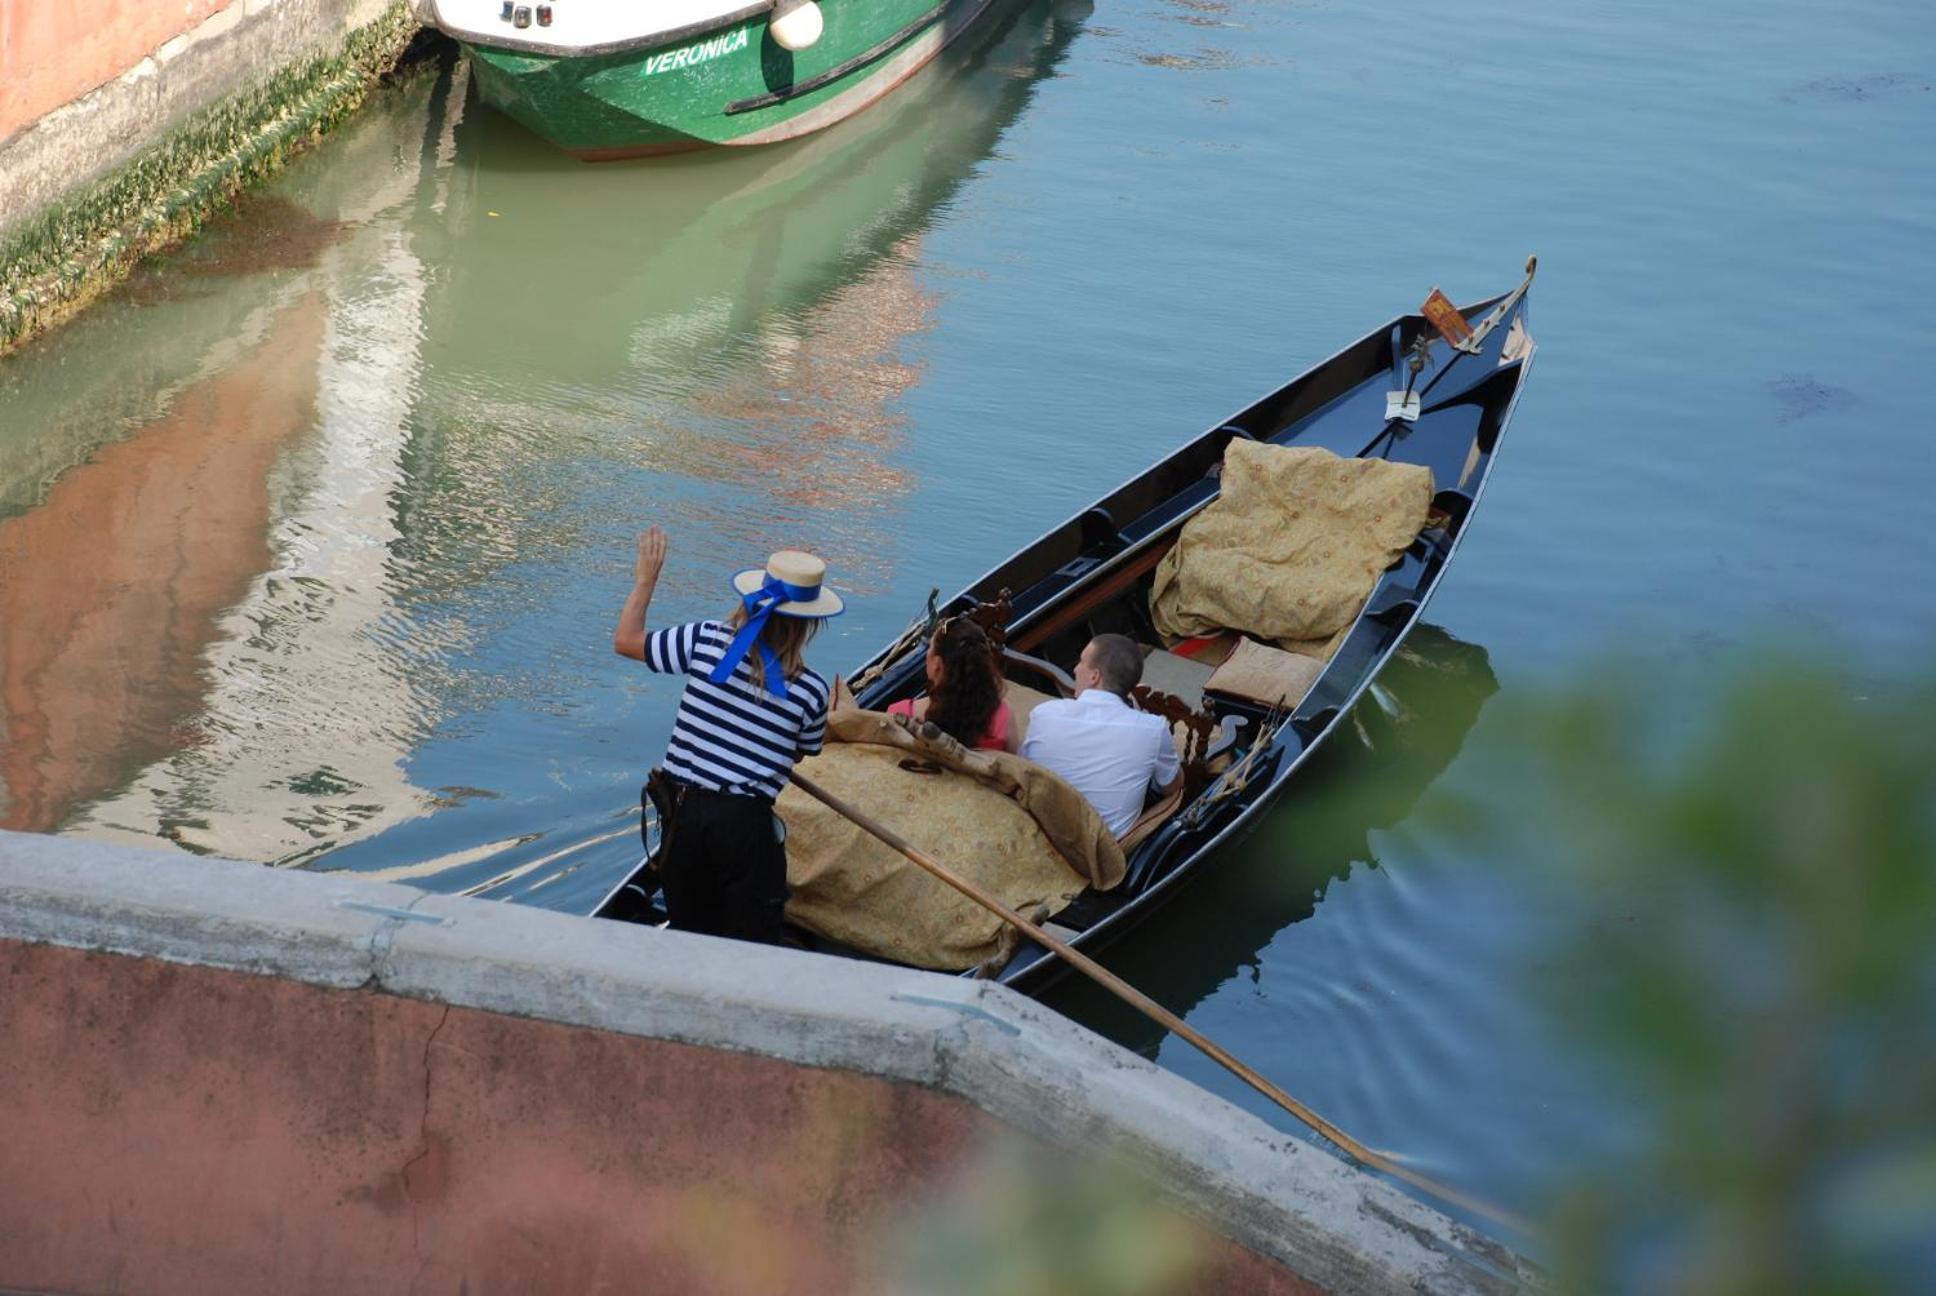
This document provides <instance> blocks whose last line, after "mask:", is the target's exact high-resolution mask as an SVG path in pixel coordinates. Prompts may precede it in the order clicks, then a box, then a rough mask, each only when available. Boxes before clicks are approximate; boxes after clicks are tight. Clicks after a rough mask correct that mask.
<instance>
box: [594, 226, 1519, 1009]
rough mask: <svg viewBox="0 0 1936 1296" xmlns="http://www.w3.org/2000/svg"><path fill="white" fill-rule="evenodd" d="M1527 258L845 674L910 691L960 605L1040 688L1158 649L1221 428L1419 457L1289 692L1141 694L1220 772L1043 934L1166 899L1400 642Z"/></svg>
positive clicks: (1015, 670)
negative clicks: (1422, 518) (1161, 614)
mask: <svg viewBox="0 0 1936 1296" xmlns="http://www.w3.org/2000/svg"><path fill="white" fill-rule="evenodd" d="M1535 268H1536V262H1535V261H1534V260H1532V259H1529V260H1528V261H1527V264H1526V278H1525V281H1524V282H1523V283H1521V284H1520V285H1519V287H1518V288H1516V289H1514V290H1513V291H1512V292H1510V293H1506V294H1503V295H1501V296H1498V297H1493V298H1489V299H1487V300H1485V301H1481V302H1479V303H1477V304H1475V305H1472V306H1468V307H1464V308H1460V309H1457V310H1453V309H1451V308H1450V306H1449V303H1445V302H1444V299H1443V298H1442V297H1440V296H1439V295H1438V294H1437V293H1436V291H1435V292H1434V294H1433V300H1429V301H1428V303H1427V306H1426V309H1425V311H1422V312H1421V313H1416V314H1409V315H1404V316H1400V317H1399V318H1397V319H1395V320H1392V321H1391V322H1390V323H1388V324H1386V325H1383V326H1382V327H1380V328H1378V329H1377V330H1375V331H1373V332H1371V333H1368V334H1366V335H1365V336H1364V337H1361V338H1359V339H1358V340H1357V341H1356V342H1353V343H1352V344H1351V345H1349V346H1347V347H1345V348H1344V349H1343V350H1342V351H1340V352H1338V353H1337V354H1336V355H1334V356H1332V357H1331V358H1330V359H1328V360H1325V361H1323V362H1322V363H1320V364H1318V365H1316V366H1315V367H1313V368H1311V369H1310V370H1308V371H1306V372H1305V373H1303V374H1302V375H1300V376H1298V377H1296V378H1294V379H1292V380H1291V381H1290V382H1288V383H1286V384H1284V385H1283V386H1281V387H1279V388H1277V389H1276V390H1275V391H1272V392H1271V393H1270V394H1268V395H1266V396H1265V397H1263V398H1262V399H1261V400H1258V401H1256V402H1254V403H1253V404H1251V405H1250V406H1248V407H1246V408H1245V409H1243V410H1242V411H1240V412H1238V413H1237V414H1235V415H1234V416H1232V417H1231V418H1229V419H1226V420H1225V421H1223V422H1222V423H1219V424H1217V425H1216V426H1215V427H1213V428H1211V429H1210V430H1209V431H1207V432H1205V433H1203V434H1202V435H1201V436H1198V437H1196V438H1195V439H1194V440H1192V441H1191V442H1189V443H1188V444H1187V445H1185V446H1183V447H1182V448H1181V449H1179V450H1177V451H1176V452H1174V453H1173V454H1171V455H1170V456H1169V457H1168V458H1166V459H1164V460H1162V461H1161V462H1159V463H1157V464H1155V465H1154V466H1153V467H1151V468H1149V469H1147V470H1145V471H1144V472H1143V473H1141V474H1140V475H1138V476H1137V477H1135V478H1134V479H1132V480H1131V481H1129V482H1127V483H1125V484H1124V485H1123V486H1121V487H1119V488H1118V489H1116V490H1115V491H1112V492H1111V493H1110V494H1108V495H1107V496H1105V497H1103V498H1102V499H1100V500H1098V501H1097V502H1096V503H1095V504H1094V505H1092V506H1090V507H1089V508H1087V509H1085V510H1083V511H1082V512H1081V513H1080V514H1078V515H1077V516H1075V517H1073V518H1071V519H1070V520H1069V521H1067V522H1065V523H1063V524H1062V525H1061V526H1059V527H1057V528H1055V529H1054V530H1053V531H1050V532H1049V533H1048V534H1047V535H1045V536H1043V537H1041V538H1040V539H1038V540H1036V541H1035V542H1034V543H1032V544H1030V545H1028V546H1027V547H1026V548H1024V549H1022V550H1021V551H1020V552H1018V553H1016V554H1015V555H1014V556H1013V557H1011V558H1009V559H1008V560H1007V561H1006V562H1003V563H1002V564H1000V565H999V566H997V567H996V568H994V569H993V570H992V571H990V572H988V573H987V574H986V575H984V576H983V577H981V578H980V579H979V580H977V581H975V582H974V583H973V584H971V585H970V586H969V587H968V588H967V589H965V590H963V591H961V592H960V593H959V594H957V595H955V596H954V597H953V598H952V599H949V600H948V601H947V602H945V603H940V602H938V599H931V600H930V603H929V607H928V609H927V611H926V613H925V614H924V615H922V616H920V617H917V618H916V619H915V621H914V623H912V624H910V626H909V627H908V629H907V631H906V632H904V633H903V634H902V635H901V636H899V637H898V638H897V639H896V640H895V641H894V642H893V643H892V644H890V645H889V646H888V647H886V648H884V649H883V650H881V651H880V652H879V653H876V654H875V655H874V657H872V658H871V659H869V661H868V662H867V663H866V664H865V665H863V666H862V667H861V668H860V669H859V670H858V671H856V672H855V673H854V675H853V676H852V677H851V678H852V683H853V689H854V696H855V700H856V701H857V702H858V703H859V704H860V705H861V706H863V707H866V708H868V709H872V710H884V709H885V708H886V707H887V706H888V705H889V704H890V703H892V702H894V701H897V700H899V699H902V698H906V697H911V696H914V695H915V694H916V693H917V692H919V691H920V689H921V688H922V686H923V684H924V675H923V661H924V657H925V644H926V640H927V632H928V628H929V627H931V626H932V625H933V624H934V623H935V620H936V619H937V618H939V617H945V616H950V615H959V614H966V615H972V616H975V617H976V619H977V620H980V621H981V622H982V624H983V625H984V626H985V627H986V628H988V629H989V630H990V631H991V633H992V634H993V635H994V636H995V637H996V639H997V641H998V642H1000V643H1001V644H1002V648H1003V655H1004V658H1005V665H1006V672H1007V675H1008V678H1009V680H1010V681H1011V682H1019V683H1021V684H1023V685H1026V686H1028V687H1031V688H1036V689H1039V691H1041V692H1043V693H1046V694H1049V695H1051V696H1053V695H1056V694H1066V693H1067V692H1068V691H1069V688H1070V682H1069V679H1068V676H1067V673H1066V672H1067V670H1068V668H1069V667H1070V666H1071V665H1072V664H1073V663H1074V661H1075V659H1076V658H1077V656H1078V655H1079V654H1080V652H1081V650H1082V648H1083V646H1084V644H1086V643H1087V642H1088V640H1089V638H1090V637H1091V635H1092V634H1095V633H1101V632H1104V631H1116V632H1127V633H1130V634H1131V635H1132V636H1133V637H1135V638H1138V639H1139V640H1141V641H1143V642H1144V643H1145V644H1147V645H1150V646H1152V647H1154V646H1157V645H1158V644H1159V643H1160V639H1159V637H1158V636H1157V635H1156V633H1155V631H1154V629H1153V628H1152V627H1151V625H1150V623H1149V613H1148V599H1149V593H1150V588H1151V582H1152V580H1153V577H1154V573H1155V571H1156V568H1157V565H1158V563H1159V562H1160V561H1161V559H1162V557H1163V555H1164V554H1165V552H1166V551H1167V550H1168V549H1169V547H1170V546H1171V545H1172V544H1173V543H1174V542H1175V540H1176V537H1177V534H1178V532H1179V531H1180V530H1181V528H1182V527H1183V525H1184V524H1185V522H1187V521H1188V520H1189V519H1190V518H1191V517H1193V516H1194V515H1196V514H1197V513H1198V512H1199V511H1201V510H1202V509H1203V508H1204V507H1205V506H1207V505H1208V504H1209V503H1210V502H1211V501H1212V500H1214V499H1216V498H1217V496H1218V493H1219V474H1220V470H1221V466H1222V464H1223V460H1224V452H1225V449H1226V448H1227V447H1228V446H1229V445H1230V444H1231V442H1233V441H1236V440H1239V439H1247V440H1251V441H1257V442H1266V443H1270V444H1273V445H1281V446H1297V447H1310V446H1315V447H1322V448H1324V449H1327V450H1330V451H1332V452H1334V453H1335V454H1337V455H1340V456H1356V457H1378V458H1384V459H1388V460H1392V461H1394V462H1399V463H1409V464H1421V465H1424V466H1425V467H1427V468H1429V469H1430V470H1431V473H1432V481H1433V484H1434V489H1435V493H1434V495H1433V497H1432V501H1431V508H1430V512H1429V514H1428V516H1427V522H1426V525H1425V527H1424V529H1422V530H1421V531H1420V532H1419V533H1418V535H1417V537H1416V538H1415V539H1414V540H1413V541H1412V542H1411V544H1410V546H1409V547H1408V548H1407V549H1405V550H1404V552H1403V553H1402V554H1400V556H1399V557H1398V558H1397V560H1396V561H1394V562H1393V563H1392V564H1391V566H1390V567H1388V568H1387V569H1386V570H1384V571H1383V572H1382V573H1381V574H1380V575H1379V577H1378V578H1377V580H1376V582H1375V584H1374V586H1373V588H1372V590H1371V593H1370V596H1369V597H1368V598H1367V599H1366V600H1365V603H1364V605H1363V607H1362V608H1361V609H1360V611H1359V612H1358V614H1357V617H1356V619H1355V621H1353V622H1351V623H1350V626H1349V629H1348V630H1347V631H1346V632H1344V634H1343V635H1342V638H1341V639H1340V641H1339V642H1338V644H1337V646H1336V648H1335V650H1334V651H1333V652H1332V654H1331V656H1330V657H1329V659H1328V660H1327V661H1326V662H1325V664H1324V665H1323V668H1322V670H1321V672H1320V673H1318V674H1317V676H1316V678H1315V680H1314V681H1313V682H1312V683H1311V684H1310V685H1309V688H1308V690H1306V691H1305V692H1304V693H1303V695H1302V697H1301V699H1300V700H1298V701H1296V702H1295V704H1294V705H1290V706H1284V707H1280V706H1267V705H1263V704H1261V703H1258V702H1254V701H1251V700H1249V699H1245V698H1238V697H1233V696H1228V695H1224V694H1220V693H1218V692H1216V691H1214V690H1206V691H1203V692H1202V694H1201V697H1200V699H1199V698H1192V699H1191V700H1190V703H1189V705H1188V707H1187V708H1184V707H1180V706H1179V704H1178V702H1177V700H1176V698H1174V697H1173V696H1166V695H1163V694H1161V693H1160V692H1157V693H1152V692H1150V691H1148V690H1139V702H1140V703H1141V704H1142V705H1144V706H1145V707H1146V708H1148V709H1154V710H1161V711H1164V712H1165V713H1166V714H1176V715H1180V714H1181V713H1182V711H1184V710H1186V709H1187V710H1188V711H1190V712H1191V713H1192V714H1191V715H1190V717H1189V719H1188V721H1187V723H1190V724H1194V725H1195V726H1196V727H1197V732H1198V733H1199V735H1200V737H1201V740H1202V742H1203V744H1204V748H1203V750H1208V749H1210V748H1212V747H1216V748H1219V750H1218V752H1217V756H1218V759H1217V763H1216V764H1215V766H1214V771H1215V772H1214V773H1213V774H1212V773H1207V772H1206V773H1204V774H1203V775H1202V776H1201V777H1200V778H1198V779H1195V780H1192V781H1191V783H1190V784H1186V791H1185V794H1184V796H1183V798H1182V799H1181V800H1180V801H1179V802H1178V803H1176V804H1174V805H1172V806H1170V807H1167V808H1166V809H1165V810H1164V811H1163V812H1162V813H1161V814H1160V815H1155V814H1154V812H1153V821H1152V822H1146V823H1143V824H1139V825H1138V828H1137V830H1135V831H1133V832H1132V833H1131V834H1129V835H1128V836H1126V837H1125V839H1124V841H1125V856H1126V860H1127V871H1126V874H1125V876H1124V879H1123V881H1122V882H1121V883H1120V884H1119V885H1117V886H1115V887H1113V888H1112V889H1110V890H1108V891H1097V890H1093V889H1092V890H1087V891H1085V892H1083V893H1082V894H1081V895H1080V896H1079V897H1078V898H1077V899H1076V900H1075V901H1074V902H1073V903H1072V904H1070V905H1069V906H1068V907H1067V908H1065V909H1063V910H1062V911H1061V912H1060V913H1058V914H1056V915H1055V918H1054V925H1053V927H1052V928H1051V930H1053V931H1054V933H1055V934H1056V935H1057V936H1059V937H1061V938H1062V939H1063V940H1065V941H1067V942H1069V943H1070V944H1072V945H1074V946H1075V947H1076V948H1078V949H1080V950H1082V951H1084V952H1085V953H1089V954H1092V955H1093V954H1094V953H1096V951H1097V950H1098V949H1100V948H1101V947H1102V946H1104V945H1105V944H1107V943H1108V942H1109V941H1111V940H1113V939H1115V938H1116V937H1118V936H1120V935H1121V934H1122V933H1123V932H1124V931H1126V930H1128V929H1129V928H1130V927H1132V926H1133V925H1134V924H1136V923H1137V922H1139V921H1141V920H1142V919H1143V918H1145V917H1147V916H1148V915H1149V914H1150V913H1151V912H1152V911H1154V910H1155V909H1156V908H1158V907H1159V906H1160V905H1161V904H1162V902H1163V901H1164V900H1166V899H1168V898H1169V897H1170V896H1172V895H1174V894H1175V893H1176V892H1177V891H1178V890H1179V889H1180V888H1181V886H1182V885H1183V883H1184V882H1185V881H1186V880H1187V879H1188V878H1190V877H1191V876H1192V875H1194V874H1195V873H1197V872H1198V871H1199V870H1200V869H1201V868H1202V867H1204V866H1205V864H1206V863H1207V862H1208V861H1209V860H1211V859H1212V858H1213V857H1214V856H1215V854H1216V852H1217V851H1218V849H1219V848H1220V847H1222V846H1223V845H1225V844H1226V843H1227V842H1229V841H1230V840H1231V839H1232V838H1233V837H1235V836H1236V835H1237V834H1239V833H1241V832H1244V831H1246V830H1247V829H1249V828H1250V827H1252V826H1254V825H1255V823H1256V822H1257V820H1258V818H1259V816H1260V813H1261V811H1262V810H1263V808H1264V807H1265V806H1266V805H1267V804H1269V803H1270V802H1271V801H1272V800H1273V799H1274V798H1275V797H1277V796H1278V795H1279V794H1280V793H1281V792H1282V791H1283V790H1284V789H1285V787H1286V786H1287V785H1288V784H1289V783H1290V781H1291V779H1292V778H1293V777H1294V776H1295V775H1296V774H1297V772H1298V770H1299V769H1300V768H1301V767H1302V766H1303V765H1304V763H1305V762H1306V761H1307V760H1308V759H1309V758H1310V757H1311V755H1312V753H1313V752H1315V751H1316V750H1317V748H1318V747H1319V745H1320V744H1322V743H1323V742H1324V740H1325V739H1326V738H1327V737H1328V736H1329V735H1330V734H1331V733H1332V731H1333V730H1334V729H1335V728H1336V727H1337V726H1338V724H1339V722H1340V720H1341V719H1342V718H1343V717H1344V716H1345V715H1346V713H1347V712H1349V711H1350V710H1351V707H1352V705H1353V704H1354V703H1355V702H1356V701H1357V700H1358V698H1359V696H1360V695H1361V694H1363V693H1364V692H1365V690H1366V689H1367V688H1368V687H1370V685H1371V683H1372V681H1373V680H1374V679H1375V678H1376V677H1377V675H1378V672H1379V670H1380V669H1381V668H1382V667H1383V666H1384V665H1385V664H1386V662H1387V661H1389V660H1390V659H1391V657H1392V655H1393V653H1394V652H1396V651H1397V650H1398V648H1399V646H1400V645H1401V644H1402V643H1404V641H1405V637H1406V635H1407V634H1409V633H1410V632H1411V630H1412V628H1413V626H1414V625H1416V624H1417V623H1418V620H1419V616H1420V614H1421V613H1422V611H1423V610H1424V608H1425V604H1426V602H1427V600H1429V599H1430V598H1431V595H1432V592H1433V590H1435V589H1436V588H1437V587H1438V583H1439V581H1440V580H1441V579H1442V578H1443V576H1444V574H1445V570H1446V567H1447V565H1448V564H1449V563H1450V562H1451V559H1452V556H1453V554H1454V553H1455V552H1456V551H1457V549H1458V546H1459V542H1460V541H1461V540H1462V539H1463V538H1464V535H1465V532H1466V529H1467V527H1468V526H1470V524H1471V521H1472V515H1473V513H1474V511H1475V510H1476V508H1477V506H1478V504H1479V501H1480V499H1481V498H1482V497H1483V495H1484V493H1485V487H1486V483H1487V481H1488V480H1489V479H1490V477H1491V473H1492V467H1493V462H1494V460H1495V458H1496V456H1497V453H1498V449H1499V442H1500V439H1501V437H1502V436H1503V435H1504V434H1505V431H1506V428H1507V425H1508V424H1509V422H1510V421H1511V418H1512V414H1513V410H1514V408H1515V407H1516V406H1517V404H1518V401H1519V397H1520V394H1521V393H1522V392H1523V391H1524V390H1525V386H1526V380H1527V377H1528V375H1529V373H1530V372H1531V369H1532V361H1533V356H1534V352H1535V349H1536V348H1535V344H1534V341H1533V335H1532V332H1531V328H1530V322H1529V319H1528V316H1527V300H1526V299H1527V291H1528V289H1529V288H1530V287H1531V284H1532V281H1533V274H1534V271H1535ZM1435 305H1436V307H1438V309H1435ZM1428 315H1429V317H1428ZM1204 768H1205V769H1206V770H1207V769H1209V768H1211V767H1208V766H1205V767H1204ZM631 883H632V879H627V881H626V882H622V883H621V884H620V885H619V886H617V887H614V888H613V890H612V892H611V893H610V894H609V895H608V896H607V897H606V898H605V900H604V901H603V902H601V904H600V905H599V907H598V909H597V910H596V911H595V912H596V913H597V914H598V915H599V916H604V917H628V918H631V919H632V920H635V921H637V920H641V919H644V920H650V918H651V917H652V916H653V914H652V913H651V912H650V911H648V910H645V909H644V908H642V907H641V906H640V905H638V904H637V903H635V902H636V901H637V899H638V892H637V891H636V890H635V889H630V887H631ZM807 941H808V943H809V944H810V946H812V947H816V948H825V943H824V942H818V941H817V940H816V938H812V937H808V938H807ZM829 952H837V953H852V951H846V950H830V951H829ZM1062 970H1063V969H1062V967H1061V965H1060V961H1059V960H1057V959H1055V958H1054V957H1053V956H1051V955H1050V954H1049V952H1048V951H1047V950H1046V949H1045V948H1044V947H1042V946H1040V945H1037V944H1035V943H1034V942H1032V941H1029V940H1027V939H1026V937H1024V938H1023V939H1021V940H1020V941H1019V942H1017V943H1016V944H1015V946H1014V947H1013V948H1012V950H1005V951H1004V952H1003V956H1002V958H1001V960H1000V961H999V964H998V965H996V966H986V965H985V966H984V967H982V968H980V969H977V970H975V972H974V973H969V974H967V975H973V974H979V975H983V976H992V977H994V978H996V979H999V980H1000V981H1002V982H1003V983H1005V984H1007V985H1010V986H1013V987H1015V988H1016V989H1019V990H1022V991H1025V992H1037V991H1040V990H1041V989H1043V988H1044V987H1045V986H1047V985H1048V984H1049V983H1050V982H1051V981H1052V980H1053V979H1054V978H1055V977H1056V976H1057V975H1059V974H1060V972H1061V971H1062Z"/></svg>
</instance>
